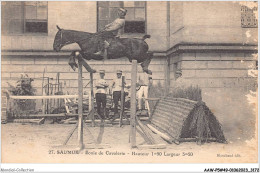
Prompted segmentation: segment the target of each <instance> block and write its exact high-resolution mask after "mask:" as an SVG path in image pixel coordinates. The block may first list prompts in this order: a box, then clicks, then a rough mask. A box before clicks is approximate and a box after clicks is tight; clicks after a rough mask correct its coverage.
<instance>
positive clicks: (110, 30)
mask: <svg viewBox="0 0 260 173" xmlns="http://www.w3.org/2000/svg"><path fill="white" fill-rule="evenodd" d="M126 13H127V10H126V9H124V8H119V9H118V13H117V15H118V18H117V19H115V20H114V22H112V23H110V24H108V25H106V26H105V28H104V30H103V31H101V32H100V33H101V37H103V38H104V39H105V41H104V45H103V44H101V46H100V50H99V51H98V52H96V53H94V55H101V56H103V55H104V49H107V48H108V47H109V42H108V41H107V39H108V38H113V37H117V38H119V37H120V36H121V35H122V34H123V33H124V26H125V15H126Z"/></svg>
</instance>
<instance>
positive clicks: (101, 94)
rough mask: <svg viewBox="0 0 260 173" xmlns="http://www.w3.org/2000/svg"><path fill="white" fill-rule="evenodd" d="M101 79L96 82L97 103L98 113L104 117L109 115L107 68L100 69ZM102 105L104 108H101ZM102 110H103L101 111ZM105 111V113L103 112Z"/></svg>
mask: <svg viewBox="0 0 260 173" xmlns="http://www.w3.org/2000/svg"><path fill="white" fill-rule="evenodd" d="M99 74H100V79H99V80H98V81H97V82H96V88H97V90H96V103H97V113H98V114H99V115H100V117H101V118H102V119H105V118H106V117H107V115H106V99H107V98H106V94H107V87H108V86H109V85H108V83H107V82H106V80H105V79H104V77H105V70H100V72H99ZM101 105H102V109H101ZM101 110H102V111H101ZM101 112H103V114H102V113H101Z"/></svg>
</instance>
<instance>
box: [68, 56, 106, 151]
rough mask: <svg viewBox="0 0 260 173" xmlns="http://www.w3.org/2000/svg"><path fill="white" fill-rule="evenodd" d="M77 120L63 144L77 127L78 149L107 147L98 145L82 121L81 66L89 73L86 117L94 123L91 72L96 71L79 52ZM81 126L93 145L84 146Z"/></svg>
mask: <svg viewBox="0 0 260 173" xmlns="http://www.w3.org/2000/svg"><path fill="white" fill-rule="evenodd" d="M77 57H78V122H77V123H76V124H75V126H74V128H73V129H72V130H71V132H70V133H69V134H68V136H67V138H66V140H65V141H64V143H63V145H66V144H67V143H68V141H69V139H70V138H71V136H72V135H73V133H74V132H75V131H76V129H77V128H78V149H79V150H82V149H84V148H107V147H108V146H107V145H100V144H97V141H96V140H95V139H94V137H93V135H92V134H91V132H90V130H89V129H88V127H87V126H86V124H85V122H84V117H83V81H82V66H84V67H85V68H86V70H87V71H88V72H89V73H90V86H91V91H90V94H89V97H90V99H89V104H90V105H89V114H88V115H87V117H90V118H91V121H92V124H93V125H95V122H94V113H95V110H94V93H93V73H94V72H96V71H95V70H93V69H91V68H90V66H89V65H88V64H87V63H86V62H85V61H84V60H83V58H82V56H81V55H80V54H79V55H78V56H77ZM83 128H85V130H86V131H87V133H88V136H91V137H92V140H93V143H94V145H91V146H89V145H87V146H85V145H84V143H83Z"/></svg>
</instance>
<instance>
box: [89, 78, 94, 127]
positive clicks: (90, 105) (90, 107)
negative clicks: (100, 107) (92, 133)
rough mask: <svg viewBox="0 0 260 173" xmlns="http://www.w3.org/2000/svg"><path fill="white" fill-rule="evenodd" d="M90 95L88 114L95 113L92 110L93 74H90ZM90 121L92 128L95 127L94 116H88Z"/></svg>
mask: <svg viewBox="0 0 260 173" xmlns="http://www.w3.org/2000/svg"><path fill="white" fill-rule="evenodd" d="M89 82H90V93H89V96H90V97H89V112H91V111H95V109H94V84H93V73H90V81H89ZM90 119H91V121H92V123H91V125H92V127H95V114H94V113H93V114H90Z"/></svg>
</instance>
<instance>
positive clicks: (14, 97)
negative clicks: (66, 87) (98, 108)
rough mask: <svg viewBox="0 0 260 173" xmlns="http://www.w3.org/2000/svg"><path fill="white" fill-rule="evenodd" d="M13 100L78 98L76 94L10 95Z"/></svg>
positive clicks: (86, 96) (85, 96)
mask: <svg viewBox="0 0 260 173" xmlns="http://www.w3.org/2000/svg"><path fill="white" fill-rule="evenodd" d="M10 98H11V99H15V100H38V99H64V98H78V95H51V96H13V95H12V96H10ZM83 98H88V95H84V96H83Z"/></svg>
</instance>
